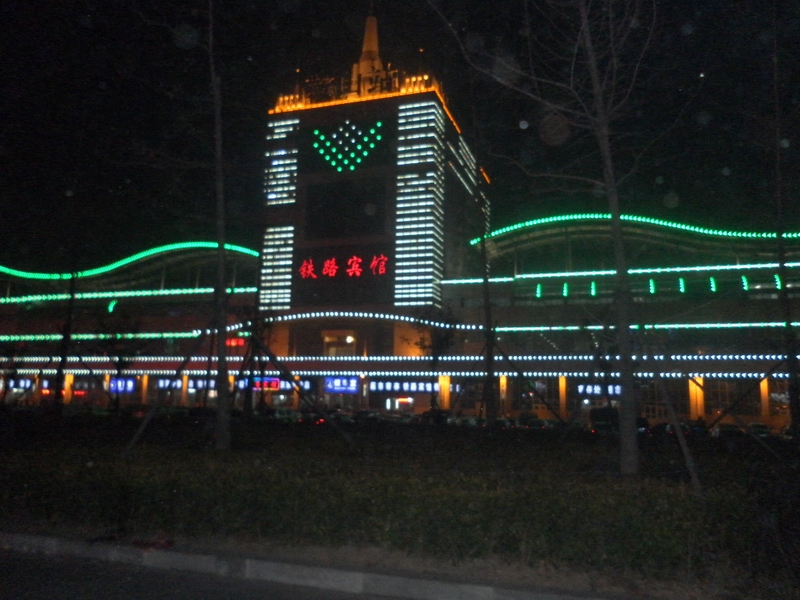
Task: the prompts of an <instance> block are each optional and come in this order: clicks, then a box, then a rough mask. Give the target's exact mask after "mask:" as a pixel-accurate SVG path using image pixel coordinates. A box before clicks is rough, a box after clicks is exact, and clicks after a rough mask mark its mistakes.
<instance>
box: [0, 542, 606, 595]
mask: <svg viewBox="0 0 800 600" xmlns="http://www.w3.org/2000/svg"><path fill="white" fill-rule="evenodd" d="M0 549H3V550H10V551H14V552H24V553H36V554H47V555H62V556H74V557H84V558H92V559H96V560H102V561H108V562H119V563H128V564H135V565H140V566H144V567H150V568H154V569H177V570H181V571H189V572H196V573H211V574H215V575H218V576H220V577H235V578H242V579H250V580H261V581H270V582H273V583H282V584H287V585H297V586H304V587H313V588H318V589H325V590H334V591H339V592H346V593H352V594H354V595H362V594H370V595H378V596H387V597H390V598H408V599H413V600H600V599H601V598H605V599H608V598H621V596H607V595H593V596H586V595H576V594H571V593H558V592H549V591H532V590H522V589H509V588H502V587H496V586H493V585H482V584H476V583H457V582H453V581H441V580H436V579H428V578H418V577H409V576H398V575H389V574H381V573H373V572H368V571H364V570H349V569H340V568H329V567H321V566H314V565H303V564H297V563H296V562H281V561H274V560H264V559H260V558H248V557H239V556H228V555H225V554H221V555H217V554H203V553H192V552H181V551H177V550H162V549H150V548H146V549H142V548H137V547H135V546H132V545H124V544H113V543H101V542H93V543H90V542H80V541H72V540H67V539H61V538H55V537H48V536H40V535H28V534H11V533H0Z"/></svg>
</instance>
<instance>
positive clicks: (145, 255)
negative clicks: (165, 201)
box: [0, 242, 258, 281]
mask: <svg viewBox="0 0 800 600" xmlns="http://www.w3.org/2000/svg"><path fill="white" fill-rule="evenodd" d="M218 247H219V244H217V242H179V243H176V244H166V245H164V246H157V247H155V248H151V249H150V250H144V251H142V252H137V253H136V254H133V255H131V256H128V257H127V258H123V259H120V260H117V261H114V262H112V263H110V264H108V265H105V266H102V267H97V268H94V269H85V270H83V271H78V272H77V273H37V272H32V271H21V270H18V269H12V268H9V267H4V266H3V265H0V273H3V274H5V275H10V276H11V277H17V278H20V279H37V280H46V281H57V280H67V279H72V278H73V277H74V278H76V279H83V278H87V277H95V276H97V275H104V274H106V273H109V272H111V271H115V270H117V269H120V268H122V267H126V266H129V265H131V264H133V263H136V262H138V261H142V260H147V259H149V258H152V257H153V256H156V255H159V254H164V253H168V252H182V251H186V250H198V249H206V250H216V249H217V248H218ZM225 250H227V251H228V252H238V253H241V254H245V255H247V256H252V257H255V258H257V257H258V252H256V251H255V250H251V249H250V248H245V247H244V246H237V245H235V244H225Z"/></svg>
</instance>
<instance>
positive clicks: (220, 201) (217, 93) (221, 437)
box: [208, 0, 231, 450]
mask: <svg viewBox="0 0 800 600" xmlns="http://www.w3.org/2000/svg"><path fill="white" fill-rule="evenodd" d="M208 67H209V73H210V76H211V96H212V99H213V102H214V167H215V169H214V175H215V177H214V179H215V189H216V198H217V245H218V247H217V282H216V286H215V290H214V328H215V329H216V330H217V431H216V448H217V450H230V448H231V398H230V389H229V387H228V354H227V347H226V346H225V342H226V341H227V339H228V336H227V335H226V333H227V332H226V330H225V328H226V326H227V324H228V323H227V321H228V319H227V290H226V285H225V186H224V179H223V170H222V92H221V90H220V80H219V77H218V76H217V69H216V64H215V63H214V0H208Z"/></svg>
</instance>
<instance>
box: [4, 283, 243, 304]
mask: <svg viewBox="0 0 800 600" xmlns="http://www.w3.org/2000/svg"><path fill="white" fill-rule="evenodd" d="M227 290H228V291H227V293H228V294H255V293H256V292H257V291H258V288H255V287H237V288H227ZM213 293H214V288H210V287H204V288H175V289H167V290H124V291H119V292H78V293H76V294H75V299H76V300H112V299H113V300H119V299H120V298H147V297H156V296H191V295H200V294H213ZM63 300H69V294H34V295H30V296H8V297H6V298H0V304H27V303H30V302H54V301H63Z"/></svg>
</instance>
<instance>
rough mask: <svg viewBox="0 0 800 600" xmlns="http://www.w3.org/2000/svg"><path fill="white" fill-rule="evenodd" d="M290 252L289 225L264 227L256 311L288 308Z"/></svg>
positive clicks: (290, 267) (289, 299) (290, 235)
mask: <svg viewBox="0 0 800 600" xmlns="http://www.w3.org/2000/svg"><path fill="white" fill-rule="evenodd" d="M293 251H294V226H293V225H286V226H283V227H267V229H266V231H265V232H264V244H263V250H262V253H261V281H260V282H259V284H260V285H259V293H258V304H259V308H260V310H286V309H289V308H291V305H292V257H293Z"/></svg>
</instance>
